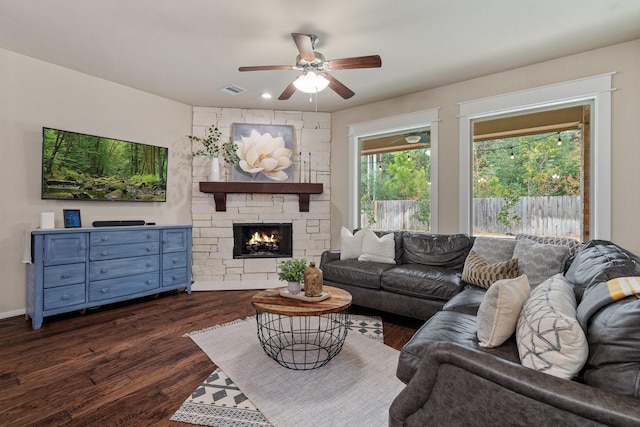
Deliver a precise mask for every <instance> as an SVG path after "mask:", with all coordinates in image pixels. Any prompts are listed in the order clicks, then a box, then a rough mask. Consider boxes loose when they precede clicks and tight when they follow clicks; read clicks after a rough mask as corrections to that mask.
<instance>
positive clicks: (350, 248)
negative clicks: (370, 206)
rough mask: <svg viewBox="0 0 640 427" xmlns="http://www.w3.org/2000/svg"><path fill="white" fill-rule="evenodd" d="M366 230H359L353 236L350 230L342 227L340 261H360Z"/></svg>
mask: <svg viewBox="0 0 640 427" xmlns="http://www.w3.org/2000/svg"><path fill="white" fill-rule="evenodd" d="M364 233H365V230H364V229H363V230H358V231H356V233H355V234H351V232H350V231H349V230H347V229H346V228H345V227H342V229H341V230H340V259H358V257H359V256H360V255H361V254H362V238H363V237H364Z"/></svg>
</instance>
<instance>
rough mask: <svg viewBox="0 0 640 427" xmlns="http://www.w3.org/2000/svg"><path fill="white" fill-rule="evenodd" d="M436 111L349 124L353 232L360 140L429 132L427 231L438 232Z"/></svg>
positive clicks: (357, 216)
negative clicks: (429, 219) (429, 167)
mask: <svg viewBox="0 0 640 427" xmlns="http://www.w3.org/2000/svg"><path fill="white" fill-rule="evenodd" d="M439 111H440V109H439V108H431V109H428V110H422V111H416V112H414V113H408V114H402V115H398V116H390V117H385V118H382V119H378V120H372V121H368V122H362V123H355V124H352V125H349V214H348V215H349V216H348V218H347V224H348V227H349V229H351V230H353V229H355V228H358V227H359V226H360V197H359V195H360V140H361V139H363V138H370V137H375V136H379V135H385V134H390V133H403V132H411V131H415V130H419V129H422V128H426V127H429V128H430V129H431V177H430V178H431V232H432V233H436V232H437V230H438V121H439V118H438V117H439Z"/></svg>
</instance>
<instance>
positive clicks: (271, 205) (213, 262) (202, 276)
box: [191, 107, 331, 291]
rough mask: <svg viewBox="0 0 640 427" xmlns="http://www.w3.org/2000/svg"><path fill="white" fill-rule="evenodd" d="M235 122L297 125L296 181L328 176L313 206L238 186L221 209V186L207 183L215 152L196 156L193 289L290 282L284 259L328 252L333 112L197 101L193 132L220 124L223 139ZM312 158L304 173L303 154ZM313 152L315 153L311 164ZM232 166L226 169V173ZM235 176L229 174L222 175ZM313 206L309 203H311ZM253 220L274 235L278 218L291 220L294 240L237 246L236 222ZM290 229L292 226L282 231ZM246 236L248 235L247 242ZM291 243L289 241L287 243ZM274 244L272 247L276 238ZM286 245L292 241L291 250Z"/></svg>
mask: <svg viewBox="0 0 640 427" xmlns="http://www.w3.org/2000/svg"><path fill="white" fill-rule="evenodd" d="M233 123H255V124H274V125H276V124H277V125H280V124H286V125H292V126H293V127H294V132H293V133H294V136H293V139H294V141H293V142H294V147H293V151H294V159H293V160H294V174H293V182H295V183H299V182H305V183H306V182H309V181H311V183H322V185H323V189H322V193H321V194H311V195H310V198H309V199H308V212H305V211H304V210H305V209H303V210H302V211H301V204H300V197H299V196H298V194H287V193H284V194H278V193H277V192H276V191H275V190H274V193H273V194H270V193H234V192H229V193H228V194H226V201H225V202H226V203H225V205H226V210H225V211H216V203H215V197H214V194H211V193H207V192H202V191H200V182H206V181H207V178H208V177H207V175H208V171H209V167H208V166H209V160H208V159H206V158H203V157H194V158H193V159H192V160H191V161H192V165H193V168H192V170H193V187H192V193H191V216H192V222H193V254H192V256H193V263H192V272H193V280H194V284H193V286H192V290H195V291H197V290H223V289H264V288H269V287H277V286H283V285H282V282H280V281H279V280H278V264H279V263H280V262H282V261H284V260H285V259H288V258H292V257H293V258H305V259H306V260H307V261H309V262H311V261H315V263H316V265H319V264H320V256H321V255H322V252H324V251H325V250H328V249H330V248H331V218H330V211H331V203H330V200H331V180H330V176H329V174H330V170H331V168H330V159H331V114H329V113H315V112H302V111H277V110H246V109H236V108H210V107H194V109H193V135H197V136H200V137H204V136H205V132H206V129H207V128H208V127H209V126H211V125H212V124H217V125H218V127H219V129H220V130H221V131H222V138H221V141H227V140H228V139H229V138H230V136H231V128H232V125H233ZM301 155H302V157H303V159H302V160H305V161H307V163H306V168H305V169H304V172H305V173H304V174H303V175H304V176H303V177H301V173H300V172H301V171H300V166H299V165H300V163H301V159H300V156H301ZM308 159H311V167H309V163H308ZM229 172H230V171H229V170H228V169H227V171H226V173H227V174H228V173H229ZM224 179H228V178H223V180H224ZM305 207H306V206H305ZM247 224H253V225H256V226H259V227H266V228H265V229H261V230H256V231H258V232H259V235H260V236H261V235H262V234H265V235H266V236H267V237H270V236H271V234H274V235H275V234H276V233H274V232H273V229H272V224H288V225H289V229H290V232H289V237H288V238H287V240H288V239H290V246H289V247H288V248H285V247H283V244H282V242H279V243H278V245H277V246H278V250H277V251H278V253H270V254H266V253H264V252H266V251H265V249H267V248H268V246H269V244H261V245H262V246H256V247H255V248H256V249H257V250H256V251H255V252H256V253H261V252H262V254H261V256H255V254H251V253H250V254H241V255H239V254H238V253H236V252H237V251H236V250H235V249H237V248H238V246H239V245H238V244H237V243H236V237H235V236H234V230H235V229H236V226H240V225H247ZM279 233H280V234H281V236H284V237H286V236H285V235H286V233H287V231H279ZM245 238H246V237H243V239H242V240H243V242H242V244H240V245H244V247H245V250H246V247H247V246H250V249H251V246H252V244H249V245H247V244H246V243H247V242H246V241H244V239H245ZM287 244H288V243H286V242H285V244H284V246H287ZM271 246H272V249H273V245H271ZM284 249H288V250H287V251H286V252H284Z"/></svg>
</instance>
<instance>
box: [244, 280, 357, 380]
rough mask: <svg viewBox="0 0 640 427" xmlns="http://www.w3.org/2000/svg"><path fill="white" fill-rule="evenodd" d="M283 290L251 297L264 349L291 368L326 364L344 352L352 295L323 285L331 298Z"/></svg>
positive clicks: (301, 368) (299, 368) (300, 368)
mask: <svg viewBox="0 0 640 427" xmlns="http://www.w3.org/2000/svg"><path fill="white" fill-rule="evenodd" d="M280 289H282V288H275V289H267V290H264V291H261V292H258V293H257V294H255V295H254V296H253V298H252V299H251V302H252V304H253V306H254V307H255V309H256V322H257V325H258V339H259V340H260V344H261V345H262V348H263V349H264V352H265V353H266V354H267V355H268V356H269V357H270V358H272V359H273V360H275V361H276V362H278V363H279V364H280V365H282V366H284V367H285V368H289V369H296V370H307V369H315V368H319V367H321V366H324V365H326V364H327V363H328V362H329V361H330V360H331V359H333V358H334V357H335V356H336V355H337V354H338V353H340V350H342V346H343V345H344V341H345V339H346V337H347V331H348V328H347V326H348V321H349V314H348V313H347V308H348V307H349V306H350V305H351V294H350V293H349V292H347V291H344V290H342V289H339V288H334V287H332V286H323V287H322V290H323V291H328V292H329V293H330V294H331V297H330V298H328V299H326V300H324V301H317V302H308V301H301V300H297V299H292V298H285V297H282V296H280Z"/></svg>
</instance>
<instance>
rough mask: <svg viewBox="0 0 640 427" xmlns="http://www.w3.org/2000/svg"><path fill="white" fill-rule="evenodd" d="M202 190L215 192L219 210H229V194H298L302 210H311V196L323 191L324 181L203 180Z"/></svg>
mask: <svg viewBox="0 0 640 427" xmlns="http://www.w3.org/2000/svg"><path fill="white" fill-rule="evenodd" d="M200 191H201V192H203V193H213V200H214V201H215V202H216V211H217V212H226V211H227V194H229V193H235V194H242V193H244V194H253V193H268V194H297V195H298V205H299V206H300V212H309V196H310V195H311V194H321V193H322V183H316V184H308V183H303V182H201V183H200Z"/></svg>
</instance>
